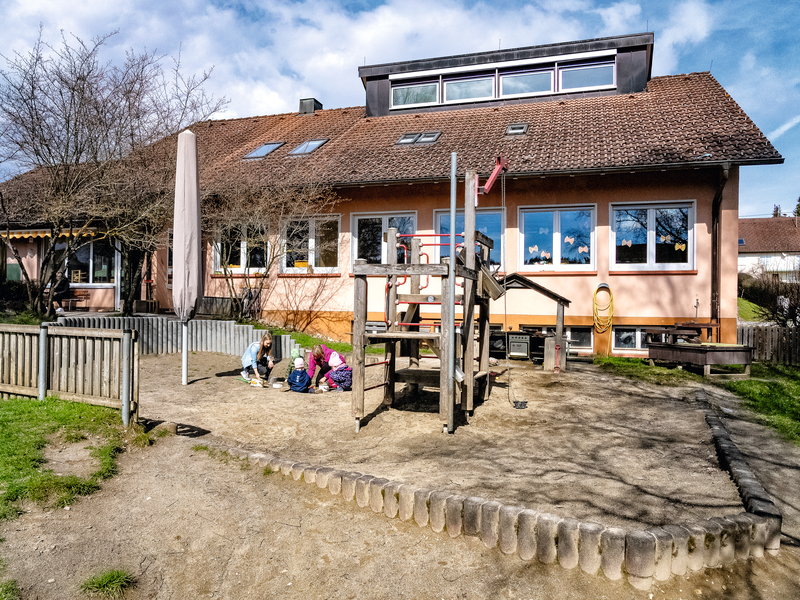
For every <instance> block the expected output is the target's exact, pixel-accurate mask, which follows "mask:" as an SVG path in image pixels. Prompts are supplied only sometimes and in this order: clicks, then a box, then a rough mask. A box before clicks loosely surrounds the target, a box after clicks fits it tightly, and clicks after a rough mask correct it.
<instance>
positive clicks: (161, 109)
mask: <svg viewBox="0 0 800 600" xmlns="http://www.w3.org/2000/svg"><path fill="white" fill-rule="evenodd" d="M115 33H116V32H114V33H111V34H108V35H104V36H99V37H96V38H94V39H92V41H91V42H89V43H85V42H84V41H83V40H81V39H80V38H77V37H74V38H67V37H66V36H64V35H63V33H62V39H61V44H60V45H58V46H57V47H55V46H51V45H49V44H47V43H46V42H44V41H43V40H42V34H41V31H40V34H39V38H38V40H37V42H36V44H35V45H34V47H33V48H32V49H31V50H30V51H29V52H28V53H27V54H19V53H17V54H15V55H14V56H13V57H4V58H5V59H6V65H7V69H6V70H2V71H0V160H4V161H6V162H7V163H9V162H11V163H13V164H14V165H15V166H16V168H17V170H18V171H19V173H20V174H19V175H17V176H16V177H14V178H12V179H10V180H8V181H6V182H4V183H3V184H2V189H1V190H0V191H2V197H0V211H1V212H2V218H3V224H2V225H3V228H4V229H5V232H6V236H5V243H6V245H7V248H8V251H9V253H10V254H11V255H12V256H13V257H14V258H15V259H16V261H17V263H18V264H19V266H20V271H21V273H22V277H23V279H24V281H25V283H26V286H27V288H28V296H29V304H30V307H31V309H32V310H34V311H36V312H44V311H45V310H49V309H50V307H49V306H47V307H45V306H44V288H45V287H46V286H47V285H48V284H51V283H53V282H54V281H55V278H56V276H57V273H58V272H59V271H63V270H64V269H65V268H66V264H67V261H68V259H69V257H71V256H74V255H75V253H76V252H77V251H79V250H80V249H81V247H82V246H85V245H86V244H88V243H89V242H90V241H91V240H93V239H94V240H98V239H103V238H109V239H112V238H113V240H114V242H113V243H114V244H118V245H119V246H120V248H121V250H122V251H123V253H124V256H126V257H127V258H128V259H129V260H128V264H127V265H126V267H127V268H126V275H129V276H131V279H132V280H131V281H130V285H129V291H131V293H130V298H132V297H133V294H134V293H135V291H132V290H135V289H136V288H138V285H139V282H140V280H141V265H142V262H143V258H140V257H138V256H137V253H140V254H142V255H146V254H147V253H148V252H152V250H153V249H154V248H155V247H156V245H157V240H156V236H157V234H158V232H160V231H162V230H163V228H164V227H165V225H166V223H167V220H166V219H167V217H168V214H169V209H168V208H167V207H168V206H170V205H171V194H172V189H173V188H172V186H173V183H174V169H175V166H174V163H175V153H174V151H173V152H169V149H171V148H172V147H173V145H174V142H173V141H172V138H171V136H173V135H174V134H175V133H177V132H178V131H179V130H180V129H182V128H184V127H186V126H187V125H189V124H191V123H193V122H196V121H198V120H202V119H206V118H208V117H209V116H210V115H212V114H214V113H215V112H217V111H219V110H220V109H221V108H222V107H223V106H224V105H225V103H226V100H225V99H214V98H213V97H210V96H207V95H206V94H205V92H204V91H203V84H204V83H205V81H207V79H208V78H209V76H210V72H206V73H203V74H202V75H199V76H189V77H186V76H184V75H183V74H182V72H181V65H180V59H179V58H178V59H175V60H174V61H173V65H172V68H171V70H165V69H164V66H163V62H164V57H163V56H160V55H158V54H156V53H155V52H148V51H145V52H142V53H136V52H134V51H132V50H131V51H129V52H128V53H127V54H126V57H125V60H124V61H123V62H122V64H121V65H115V64H112V63H110V62H108V63H104V62H101V59H100V52H101V50H102V49H103V47H104V45H105V44H106V42H107V41H108V39H109V38H110V37H111V36H113V35H114V34H115ZM25 227H28V228H30V227H37V228H41V229H46V230H47V231H48V233H49V235H48V236H47V237H46V238H45V241H44V243H43V244H42V247H41V250H40V254H39V261H38V262H39V268H38V272H36V273H28V271H27V269H26V266H25V264H24V262H23V260H22V258H21V257H20V255H19V252H18V251H17V249H16V248H15V246H14V244H12V242H11V238H10V235H9V233H10V230H11V229H12V228H25ZM88 234H92V235H88ZM129 252H130V254H129ZM125 307H126V309H128V310H129V309H130V302H125Z"/></svg>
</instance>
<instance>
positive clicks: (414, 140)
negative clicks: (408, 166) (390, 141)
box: [395, 131, 442, 146]
mask: <svg viewBox="0 0 800 600" xmlns="http://www.w3.org/2000/svg"><path fill="white" fill-rule="evenodd" d="M440 135H442V132H441V131H426V132H424V133H404V134H403V135H401V136H400V139H399V140H397V141H396V142H395V144H397V145H402V146H408V145H411V144H432V143H433V142H435V141H436V140H438V139H439V136H440Z"/></svg>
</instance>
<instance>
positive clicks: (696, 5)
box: [653, 0, 713, 75]
mask: <svg viewBox="0 0 800 600" xmlns="http://www.w3.org/2000/svg"><path fill="white" fill-rule="evenodd" d="M712 23H713V17H712V11H711V9H710V8H709V6H708V5H707V4H706V3H705V2H703V1H702V0H687V1H685V2H681V3H680V4H676V5H674V6H673V8H672V10H671V12H670V15H669V20H668V22H667V25H666V27H664V28H663V29H657V30H656V36H655V46H656V49H655V51H654V52H653V75H667V74H671V73H674V72H675V70H676V68H677V66H678V60H679V59H680V56H681V54H683V53H685V52H686V51H688V50H689V49H691V48H692V47H693V46H695V45H696V44H698V43H699V42H702V41H703V40H705V39H706V38H707V37H708V36H709V34H710V33H711V31H712Z"/></svg>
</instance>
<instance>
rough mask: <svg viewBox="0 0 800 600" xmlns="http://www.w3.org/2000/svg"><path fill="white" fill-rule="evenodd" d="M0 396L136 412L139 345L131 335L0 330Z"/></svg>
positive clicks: (53, 328) (46, 328)
mask: <svg viewBox="0 0 800 600" xmlns="http://www.w3.org/2000/svg"><path fill="white" fill-rule="evenodd" d="M0 393H2V396H3V398H8V397H9V396H29V397H36V398H40V399H42V398H44V397H45V396H58V397H59V398H62V399H64V400H71V401H73V402H83V403H86V404H96V405H99V406H109V407H111V408H119V409H121V410H122V420H123V422H124V423H125V424H126V425H127V424H128V422H129V419H130V416H131V415H132V416H133V418H134V420H136V419H137V417H138V411H139V341H138V335H137V334H136V332H135V331H131V330H130V329H126V330H119V329H118V330H110V329H107V330H98V329H86V328H78V327H61V326H58V325H56V324H43V325H42V326H41V327H39V326H36V325H0Z"/></svg>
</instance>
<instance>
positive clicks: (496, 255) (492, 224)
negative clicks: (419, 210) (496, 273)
mask: <svg viewBox="0 0 800 600" xmlns="http://www.w3.org/2000/svg"><path fill="white" fill-rule="evenodd" d="M475 229H476V230H477V231H480V232H481V233H482V234H484V235H486V236H488V237H490V238H492V241H493V242H494V248H492V250H491V251H490V253H489V263H490V264H492V265H495V266H500V265H502V264H503V256H502V254H503V213H502V211H499V210H495V209H486V210H480V209H479V210H477V211H475ZM436 232H437V233H439V234H449V233H450V213H449V211H448V212H444V211H440V212H437V213H436ZM455 232H456V233H457V234H461V233H464V211H463V210H460V211H458V212H456V231H455ZM448 240H449V238H447V237H439V243H440V244H445V243H447V242H448ZM463 243H464V238H462V237H456V244H463ZM445 256H450V247H449V246H439V258H440V259H441V258H442V257H445Z"/></svg>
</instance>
